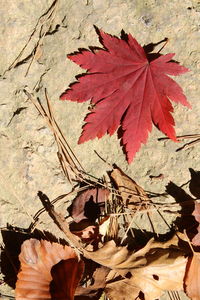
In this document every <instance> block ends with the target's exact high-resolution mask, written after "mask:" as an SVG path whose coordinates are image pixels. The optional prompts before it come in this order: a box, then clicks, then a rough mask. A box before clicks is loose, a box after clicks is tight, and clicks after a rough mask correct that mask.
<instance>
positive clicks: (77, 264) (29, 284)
mask: <svg viewBox="0 0 200 300" xmlns="http://www.w3.org/2000/svg"><path fill="white" fill-rule="evenodd" d="M19 260H20V263H21V270H20V272H19V273H18V276H17V277H18V280H17V283H16V290H15V295H16V300H22V299H23V300H26V299H27V300H28V299H31V300H39V299H43V300H46V299H52V296H51V293H50V284H51V287H52V291H53V296H54V297H53V299H56V298H57V299H58V296H57V294H58V295H60V290H63V291H65V295H64V296H62V299H66V300H73V299H74V293H75V289H76V287H77V285H78V282H79V280H80V279H81V277H82V273H83V269H84V263H83V262H82V261H78V258H77V256H76V254H75V252H74V250H73V249H72V248H71V247H69V246H62V245H60V244H58V243H50V242H48V241H45V240H41V241H39V240H36V239H30V240H26V241H25V242H24V243H23V244H22V247H21V253H20V255H19ZM62 260H64V262H62V267H61V266H58V267H56V268H57V270H58V272H57V273H55V270H56V269H52V267H53V266H55V265H56V264H58V263H59V262H61V261H62ZM51 269H52V274H51ZM61 269H62V272H61ZM61 273H62V275H61ZM67 273H68V274H67ZM55 278H56V280H55ZM58 278H59V290H58V289H57V290H56V289H55V287H56V286H58V285H57V282H58ZM52 279H53V282H52V283H51V281H52Z"/></svg>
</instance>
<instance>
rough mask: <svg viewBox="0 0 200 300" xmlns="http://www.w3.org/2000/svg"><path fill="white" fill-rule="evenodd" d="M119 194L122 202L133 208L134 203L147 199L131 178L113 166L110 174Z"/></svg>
mask: <svg viewBox="0 0 200 300" xmlns="http://www.w3.org/2000/svg"><path fill="white" fill-rule="evenodd" d="M110 176H111V178H112V179H113V180H114V182H115V184H116V185H117V187H118V190H119V192H120V194H121V197H122V200H123V202H124V204H125V205H126V206H127V207H129V208H130V209H131V208H132V207H131V206H133V208H135V204H136V203H140V202H141V201H144V200H148V196H147V194H146V193H145V191H144V190H143V188H142V187H140V186H139V185H138V184H137V183H136V182H135V181H134V180H133V179H132V178H130V177H129V176H127V175H126V174H125V173H124V172H123V171H122V170H121V169H120V168H118V167H117V166H115V168H114V169H113V171H112V172H111V174H110Z"/></svg>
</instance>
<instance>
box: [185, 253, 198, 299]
mask: <svg viewBox="0 0 200 300" xmlns="http://www.w3.org/2000/svg"><path fill="white" fill-rule="evenodd" d="M199 277H200V253H197V252H195V253H194V255H193V257H192V258H189V260H188V264H187V267H186V275H185V291H186V294H187V296H188V297H190V298H191V299H192V300H199V299H200V282H199Z"/></svg>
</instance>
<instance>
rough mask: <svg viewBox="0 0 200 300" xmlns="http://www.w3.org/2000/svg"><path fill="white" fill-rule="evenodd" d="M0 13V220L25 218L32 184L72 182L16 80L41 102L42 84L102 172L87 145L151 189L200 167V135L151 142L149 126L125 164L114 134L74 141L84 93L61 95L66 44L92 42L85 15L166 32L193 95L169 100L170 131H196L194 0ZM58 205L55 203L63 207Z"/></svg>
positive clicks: (72, 4)
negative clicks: (183, 101)
mask: <svg viewBox="0 0 200 300" xmlns="http://www.w3.org/2000/svg"><path fill="white" fill-rule="evenodd" d="M0 22H1V26H0V31H1V34H0V39H1V40H0V45H1V55H0V74H1V78H0V90H1V93H0V108H1V110H0V142H1V146H0V185H1V195H0V226H1V228H3V227H5V226H6V224H7V223H9V224H11V225H13V226H19V227H22V228H26V227H28V226H29V225H30V222H31V221H32V217H33V215H34V214H35V213H36V212H37V211H38V209H40V208H41V204H40V201H39V200H38V197H37V192H38V190H41V191H43V192H44V193H46V194H47V195H48V196H49V198H50V199H54V198H56V197H57V196H59V195H61V194H64V193H67V192H69V191H70V189H71V185H70V183H69V182H67V181H66V178H65V177H64V176H63V173H62V170H61V167H60V165H59V162H58V159H57V155H56V152H57V146H56V143H55V141H54V137H53V135H52V133H51V132H50V130H49V129H48V128H47V126H46V123H45V121H44V120H43V119H42V117H41V116H40V115H39V114H38V112H37V110H36V109H35V107H34V106H33V104H32V103H31V101H30V100H28V99H27V96H26V95H25V94H24V92H23V90H24V89H26V90H28V91H29V92H31V93H33V94H34V97H39V98H40V99H41V101H42V102H43V103H44V101H45V97H44V90H45V89H47V91H48V94H49V98H50V99H51V104H52V107H53V109H54V112H55V117H56V119H57V121H58V123H59V125H60V127H61V128H62V131H63V133H64V135H65V137H66V138H67V141H68V142H69V144H70V146H71V147H72V149H73V150H74V152H75V154H76V156H77V157H78V158H79V160H80V161H81V163H82V165H83V167H84V169H85V170H86V171H87V172H89V173H90V174H92V175H94V176H96V177H102V176H103V174H105V172H106V171H107V170H108V169H109V167H108V165H107V164H105V163H104V162H103V161H102V160H100V159H99V157H98V156H97V155H96V154H95V152H94V150H96V151H97V152H98V153H99V154H100V155H101V156H102V157H103V158H104V159H105V160H107V161H108V162H109V163H110V164H113V163H117V164H118V166H119V167H120V168H122V169H123V170H124V171H125V172H126V173H127V174H128V175H129V176H131V177H132V178H134V179H135V180H136V181H137V182H138V183H139V184H140V185H141V186H143V188H145V189H146V190H148V191H152V192H160V193H162V192H164V190H165V186H166V184H167V183H168V182H169V181H172V182H174V183H176V184H177V185H181V184H183V183H185V182H187V181H188V180H189V179H190V173H189V171H188V168H193V169H195V170H196V171H199V170H200V164H199V154H198V153H199V149H200V144H197V145H195V146H194V147H191V148H189V149H187V150H182V151H180V152H176V151H175V150H176V149H177V148H178V147H179V146H182V145H183V143H180V145H178V144H177V143H174V142H172V141H164V142H163V141H162V142H161V141H160V142H158V141H157V138H159V137H162V136H163V135H162V133H161V132H159V131H158V130H157V129H156V128H154V129H153V131H152V133H151V134H150V136H149V140H148V142H147V144H146V145H144V146H142V148H141V150H140V151H139V152H138V154H137V155H136V157H135V159H134V161H133V163H132V164H131V165H128V164H127V162H126V160H125V156H124V154H123V152H122V149H121V147H120V145H119V140H118V138H117V135H116V134H114V135H113V136H112V137H109V136H105V137H104V138H102V139H101V140H97V139H95V140H93V141H90V142H87V143H85V144H82V145H78V144H77V140H78V138H79V136H80V133H81V127H82V125H83V119H84V116H85V114H86V113H87V108H88V105H89V103H83V104H77V103H72V102H70V101H69V102H68V101H66V102H61V101H60V100H59V96H60V95H61V93H62V92H63V91H64V90H65V89H66V88H67V87H68V85H69V84H70V83H71V82H73V81H74V80H75V75H77V74H79V73H82V72H83V70H82V69H81V68H79V67H78V66H77V65H75V64H74V63H73V62H71V61H69V60H68V59H66V54H68V53H71V52H73V51H75V50H77V49H78V48H87V47H88V46H100V43H99V41H98V37H97V35H96V32H95V30H94V27H93V25H96V26H97V27H99V28H102V29H103V30H104V31H105V32H108V33H110V34H114V35H116V36H120V32H121V30H122V29H123V30H124V31H125V32H126V33H131V34H132V35H133V36H134V37H135V38H136V39H137V40H138V42H139V43H140V44H141V45H144V44H149V43H151V42H153V43H156V42H159V41H160V40H162V39H163V38H165V37H167V38H168V39H169V42H168V44H167V46H166V47H165V48H164V49H163V51H162V53H164V54H165V53H171V52H173V53H176V56H175V59H176V60H178V61H179V62H180V63H181V64H183V65H184V66H185V67H187V68H189V69H190V70H191V71H190V72H188V73H187V74H184V75H182V76H180V77H179V78H177V79H176V80H177V82H178V83H179V84H180V85H181V86H182V88H183V90H184V92H185V95H186V96H187V98H188V101H189V102H190V103H191V105H192V110H189V109H187V108H185V107H183V106H181V105H174V110H175V111H174V118H175V120H176V127H175V128H176V133H177V135H185V134H195V133H199V125H200V118H199V115H200V104H199V95H200V3H199V1H197V0H193V1H189V0H186V1H178V0H171V1H165V0H161V1H157V0H144V1H140V0H132V1H131V0H127V1H125V0H124V1H123V0H114V1H111V0H105V1H104V0H103V1H102V0H57V1H54V2H52V1H50V0H46V1H44V0H31V1H30V0H14V1H13V0H8V1H5V0H1V1H0ZM25 46H26V47H25ZM35 50H37V51H35ZM33 53H35V55H33ZM159 174H163V176H162V178H161V179H158V180H156V179H150V176H151V175H153V176H157V175H159ZM63 205H64V204H63V203H61V204H58V207H57V208H58V209H59V207H62V209H63ZM65 205H66V204H65ZM50 223H51V222H50V220H49V219H48V217H47V216H46V217H45V216H44V217H43V219H42V220H40V223H39V227H40V226H41V228H46V229H48V228H49V227H48V226H50ZM51 226H52V224H51ZM51 228H52V227H51ZM52 230H53V229H52ZM0 289H1V286H0Z"/></svg>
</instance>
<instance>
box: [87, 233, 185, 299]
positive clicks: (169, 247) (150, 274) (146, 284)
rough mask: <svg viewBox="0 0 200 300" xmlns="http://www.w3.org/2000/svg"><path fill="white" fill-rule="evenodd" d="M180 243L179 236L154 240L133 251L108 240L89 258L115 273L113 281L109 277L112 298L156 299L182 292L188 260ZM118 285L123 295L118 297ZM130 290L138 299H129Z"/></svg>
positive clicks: (108, 287)
mask: <svg viewBox="0 0 200 300" xmlns="http://www.w3.org/2000/svg"><path fill="white" fill-rule="evenodd" d="M178 242H179V238H178V237H177V236H176V235H175V236H174V237H173V238H172V239H171V240H169V241H167V242H156V241H155V240H154V239H151V240H150V241H149V242H148V243H147V244H146V246H145V247H143V248H142V249H140V250H138V251H136V252H133V251H129V250H128V249H127V247H123V246H120V247H117V246H116V244H115V242H114V241H109V242H107V243H106V244H105V245H104V246H103V247H102V248H100V249H99V250H97V251H95V252H93V253H90V257H91V259H93V260H94V261H96V262H98V263H99V264H101V265H104V266H107V267H109V268H111V269H112V271H111V272H115V276H114V277H113V278H112V277H111V278H112V280H111V278H109V279H108V281H109V282H107V285H106V290H107V292H108V295H109V298H110V299H117V300H118V299H120V300H122V299H127V300H128V299H135V298H137V297H138V296H139V293H140V292H142V293H144V295H145V299H147V300H153V299H156V298H158V297H159V296H160V295H162V293H163V292H164V291H165V290H183V278H184V274H185V267H186V262H187V258H185V256H184V252H183V251H182V250H180V248H179V246H178ZM127 275H128V276H127ZM118 278H119V282H118ZM113 280H114V282H113ZM119 285H121V290H122V291H123V293H122V292H121V294H120V293H119V294H118V297H116V291H114V290H115V287H116V289H117V290H119ZM125 285H128V286H129V289H128V288H125ZM125 290H127V294H125ZM130 291H131V295H132V297H133V296H134V297H135V298H130ZM112 295H113V296H112Z"/></svg>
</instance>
